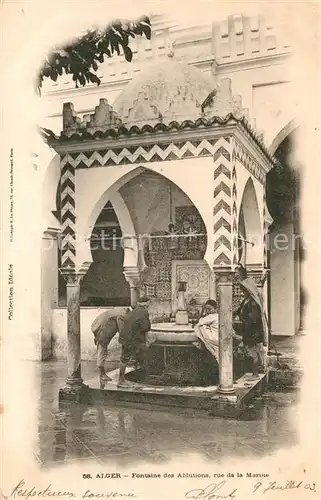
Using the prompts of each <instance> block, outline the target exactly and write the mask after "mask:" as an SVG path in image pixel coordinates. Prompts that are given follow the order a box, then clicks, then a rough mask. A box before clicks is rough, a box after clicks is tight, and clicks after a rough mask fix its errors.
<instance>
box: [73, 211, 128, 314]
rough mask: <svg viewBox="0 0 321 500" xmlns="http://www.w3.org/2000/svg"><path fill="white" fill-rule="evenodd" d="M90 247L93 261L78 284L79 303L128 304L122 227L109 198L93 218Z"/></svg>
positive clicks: (99, 305) (90, 304) (114, 305)
mask: <svg viewBox="0 0 321 500" xmlns="http://www.w3.org/2000/svg"><path fill="white" fill-rule="evenodd" d="M90 248H91V253H92V259H93V262H92V264H91V266H90V268H89V269H88V272H87V274H86V276H85V277H84V279H83V281H82V283H81V287H80V301H81V302H80V303H81V306H92V307H101V306H105V307H116V306H122V305H129V304H130V291H129V286H128V283H127V281H126V279H125V277H124V274H123V262H124V248H123V245H122V230H121V227H120V224H119V220H118V218H117V215H116V212H115V210H114V207H113V205H112V204H111V202H110V201H109V202H107V203H106V205H105V206H104V208H103V209H102V211H101V213H100V215H99V216H98V218H97V220H96V223H95V226H94V229H93V231H92V234H91V238H90Z"/></svg>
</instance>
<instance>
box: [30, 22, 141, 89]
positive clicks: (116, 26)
mask: <svg viewBox="0 0 321 500" xmlns="http://www.w3.org/2000/svg"><path fill="white" fill-rule="evenodd" d="M137 35H138V36H145V37H146V38H147V39H148V40H150V38H151V23H150V20H149V18H148V17H147V16H144V17H142V18H141V19H139V20H138V21H136V22H123V21H120V20H117V21H114V22H113V23H111V24H110V25H109V26H107V28H106V29H105V30H103V31H99V30H94V31H88V32H87V33H86V34H85V35H84V36H82V37H81V38H78V39H77V40H75V41H73V42H72V43H71V44H69V45H66V46H64V47H61V48H57V49H55V50H54V51H53V52H52V53H50V54H49V55H48V56H47V58H46V60H45V62H44V65H43V67H42V68H41V70H40V72H39V75H38V81H37V88H38V90H39V92H40V89H41V86H42V82H43V80H44V78H50V79H51V80H53V81H54V82H55V81H56V80H57V79H58V77H59V76H61V75H62V74H63V73H65V74H71V75H72V79H73V80H74V82H75V85H76V87H77V88H78V87H79V86H83V87H84V86H85V85H86V83H96V84H97V85H100V83H101V81H100V78H99V77H98V76H97V74H96V72H97V70H98V67H99V65H100V64H102V63H103V62H104V60H105V58H106V57H107V58H108V57H112V56H113V55H114V54H117V55H120V54H121V52H123V54H124V56H125V59H126V61H128V62H130V61H131V60H132V58H133V53H132V50H131V48H130V47H129V43H130V39H131V38H135V37H136V36H137Z"/></svg>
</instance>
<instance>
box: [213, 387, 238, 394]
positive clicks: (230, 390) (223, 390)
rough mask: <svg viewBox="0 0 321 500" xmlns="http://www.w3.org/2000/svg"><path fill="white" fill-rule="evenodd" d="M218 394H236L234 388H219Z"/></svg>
mask: <svg viewBox="0 0 321 500" xmlns="http://www.w3.org/2000/svg"><path fill="white" fill-rule="evenodd" d="M217 392H218V393H219V394H235V389H234V387H220V386H218V388H217Z"/></svg>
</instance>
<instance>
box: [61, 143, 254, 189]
mask: <svg viewBox="0 0 321 500" xmlns="http://www.w3.org/2000/svg"><path fill="white" fill-rule="evenodd" d="M222 140H223V141H224V139H223V138H215V139H203V140H195V141H185V142H176V143H173V142H172V143H170V144H152V145H144V146H133V147H126V148H113V149H104V150H98V151H89V152H83V153H79V152H78V153H69V154H66V155H65V156H64V157H63V158H62V165H65V164H66V163H69V164H70V165H72V166H73V167H74V168H90V167H95V166H96V167H97V166H99V167H108V166H112V165H124V164H128V163H145V162H154V161H165V160H166V161H170V160H182V159H185V158H195V157H202V156H213V155H214V154H217V153H218V148H219V147H220V146H218V144H222ZM220 154H221V156H222V157H223V158H225V160H226V159H227V152H226V151H224V148H223V150H222V151H221V152H220ZM236 157H237V158H239V160H240V161H241V162H242V163H243V164H244V166H245V167H246V168H247V169H248V170H249V172H250V173H251V174H252V175H254V177H255V178H256V179H257V180H259V181H260V182H262V179H263V177H262V173H261V171H260V167H259V165H258V164H257V163H256V162H255V161H254V160H253V158H252V157H251V156H250V155H249V154H248V153H247V152H246V151H245V149H244V148H243V147H241V146H240V145H237V149H236ZM222 168H223V167H222ZM217 175H219V172H218V173H217Z"/></svg>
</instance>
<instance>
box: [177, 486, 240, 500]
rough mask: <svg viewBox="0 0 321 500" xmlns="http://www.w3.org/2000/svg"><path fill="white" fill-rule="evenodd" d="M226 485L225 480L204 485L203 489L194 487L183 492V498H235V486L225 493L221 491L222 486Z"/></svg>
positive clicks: (209, 499)
mask: <svg viewBox="0 0 321 500" xmlns="http://www.w3.org/2000/svg"><path fill="white" fill-rule="evenodd" d="M225 485H226V481H221V482H220V483H212V484H209V485H208V486H206V487H205V488H203V489H195V490H190V491H188V492H187V493H186V494H185V498H193V499H194V500H195V499H205V498H206V499H207V500H213V499H217V500H219V499H224V498H236V492H237V488H235V489H234V490H233V491H230V492H229V493H225V492H223V491H222V489H223V488H224V486H225Z"/></svg>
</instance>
